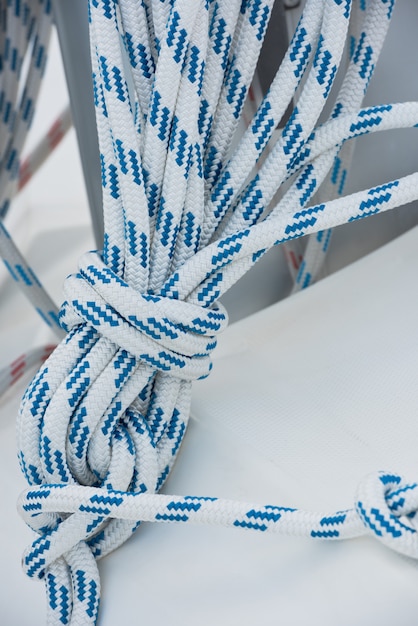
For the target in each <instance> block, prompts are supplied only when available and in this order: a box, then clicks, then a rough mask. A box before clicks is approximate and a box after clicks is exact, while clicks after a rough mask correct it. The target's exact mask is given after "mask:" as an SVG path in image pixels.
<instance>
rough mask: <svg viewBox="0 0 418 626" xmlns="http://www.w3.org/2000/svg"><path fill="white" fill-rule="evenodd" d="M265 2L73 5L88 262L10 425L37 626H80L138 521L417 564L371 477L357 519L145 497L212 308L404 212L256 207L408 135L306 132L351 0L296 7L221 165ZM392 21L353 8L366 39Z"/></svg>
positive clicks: (405, 526) (397, 502)
mask: <svg viewBox="0 0 418 626" xmlns="http://www.w3.org/2000/svg"><path fill="white" fill-rule="evenodd" d="M271 5H272V1H267V0H266V1H264V0H248V1H244V2H241V1H240V0H233V1H232V0H228V1H225V2H221V1H219V2H208V1H206V0H198V1H195V0H177V1H174V2H173V1H172V0H170V1H168V0H167V1H161V0H158V1H157V0H156V1H155V2H152V1H150V2H143V3H132V2H129V1H124V0H119V1H118V2H117V1H116V0H91V2H90V3H89V7H90V33H91V50H92V65H93V80H94V88H95V106H96V116H97V126H98V134H99V144H100V152H101V154H100V158H101V165H102V183H103V205H104V221H105V245H104V250H103V251H102V252H100V253H90V254H88V255H87V256H85V257H83V259H82V260H81V262H80V265H79V271H78V273H77V274H75V275H74V276H73V277H70V278H69V279H67V282H66V286H65V290H66V302H65V303H64V305H63V307H62V311H61V321H62V324H63V325H64V326H65V327H66V329H67V330H68V331H69V332H68V335H67V337H66V338H65V339H64V340H63V341H62V343H61V344H60V345H59V346H58V347H57V349H56V350H55V351H54V353H53V354H52V355H51V357H50V358H49V359H48V361H47V362H46V364H45V365H44V367H43V368H42V369H41V370H40V371H39V372H38V374H37V375H36V376H35V378H34V380H33V382H32V383H31V385H30V386H29V388H28V389H27V391H26V393H25V396H24V398H23V401H22V405H21V409H20V413H19V421H18V438H19V447H20V450H19V459H20V463H21V467H22V470H23V472H24V474H25V477H26V479H27V481H28V483H29V485H30V486H29V488H28V490H27V491H26V493H25V494H24V495H23V496H22V498H21V499H20V503H19V507H20V511H21V513H22V515H23V516H24V518H25V520H26V521H27V522H28V523H30V524H31V525H32V527H33V528H34V529H35V530H36V531H37V532H38V533H39V537H38V539H36V540H35V541H34V543H33V544H32V546H31V547H30V548H29V549H28V550H27V551H26V553H25V556H24V567H25V570H26V572H27V573H28V574H29V575H30V576H33V577H38V578H44V579H45V581H46V587H47V594H48V620H49V623H50V624H68V623H71V624H78V625H81V624H83V625H84V624H94V623H95V621H96V618H97V614H98V606H99V598H100V581H99V576H98V571H97V566H96V559H98V558H100V557H102V556H104V555H106V554H108V553H109V552H110V551H111V550H113V549H115V548H116V547H117V546H119V545H120V544H121V543H123V542H124V541H125V540H126V539H127V538H128V537H129V536H130V534H131V533H132V532H133V531H134V530H135V529H136V528H137V526H138V524H139V523H140V522H141V521H143V520H152V521H180V522H189V521H190V522H192V521H195V522H200V523H219V524H223V525H227V526H228V525H230V526H236V527H244V528H250V529H251V528H252V529H254V530H259V531H264V530H272V531H273V530H274V531H276V532H291V533H294V534H302V535H308V536H312V537H318V538H327V537H329V538H334V539H335V538H347V537H352V536H357V535H359V534H362V533H363V532H372V533H374V534H376V535H377V536H378V537H379V538H381V539H382V541H384V542H385V543H386V544H387V545H389V546H390V547H392V548H394V549H396V550H398V551H399V552H402V553H404V554H409V555H411V556H417V547H416V544H417V539H416V537H417V535H416V531H415V528H414V527H413V526H412V525H411V522H410V521H405V522H404V521H403V519H402V520H400V518H401V517H402V518H404V517H405V516H406V515H408V516H409V515H410V514H411V513H413V512H414V511H415V509H416V493H417V490H416V485H415V484H407V483H404V482H402V480H401V479H400V478H399V477H397V476H394V475H388V474H382V475H378V476H377V477H372V479H370V482H368V481H367V482H366V483H365V485H364V486H362V487H361V488H360V492H359V494H360V495H359V496H358V498H357V500H356V505H355V509H353V510H349V511H347V512H345V513H344V514H342V513H335V514H331V515H325V516H324V515H315V514H311V513H306V512H303V511H295V510H289V509H286V508H283V507H280V506H276V505H271V506H270V505H269V506H265V507H258V506H254V505H249V504H245V503H244V504H243V503H236V502H228V501H222V500H217V499H215V498H201V497H187V496H186V497H174V496H173V497H172V496H162V495H159V494H157V493H156V492H157V491H158V490H159V489H160V487H161V486H162V484H163V483H164V481H165V479H166V478H167V476H168V474H169V472H170V469H171V467H172V465H173V463H174V460H175V458H176V455H177V452H178V450H179V446H180V444H181V442H182V439H183V437H184V433H185V430H186V427H187V420H188V414H189V403H190V392H191V381H192V380H193V379H195V378H199V377H202V376H205V375H207V374H208V373H209V370H210V354H211V351H212V350H213V349H214V347H215V345H216V335H217V333H218V332H220V331H221V330H222V329H223V328H224V327H225V325H226V322H227V319H226V313H225V312H224V310H223V309H222V307H220V306H218V305H217V304H216V301H217V300H218V298H219V297H220V296H221V295H222V294H223V293H225V291H226V290H227V289H228V288H229V287H230V286H231V285H232V284H233V283H234V282H236V280H237V279H238V278H240V276H242V275H243V274H244V273H245V272H246V271H247V270H248V269H249V268H250V267H251V266H252V265H253V264H254V263H255V262H256V261H257V259H259V258H260V256H262V255H263V254H264V252H265V251H266V250H267V249H269V248H271V247H272V246H274V245H277V244H280V243H282V242H284V241H288V240H290V239H293V238H296V237H300V236H301V235H305V234H308V233H311V232H316V231H318V230H320V229H326V228H330V227H333V226H335V225H337V224H340V223H344V222H347V221H350V220H353V219H361V218H363V217H365V216H367V215H371V214H374V213H376V212H379V211H383V210H388V209H390V208H393V207H395V206H398V205H399V204H402V203H404V202H409V201H411V200H413V199H416V198H417V197H418V174H411V175H410V176H407V177H404V178H402V179H399V180H395V181H391V182H388V183H386V184H385V185H382V186H380V187H377V188H372V189H367V190H365V191H360V192H358V193H357V194H353V195H352V196H349V197H345V198H337V199H333V200H331V201H329V202H324V203H321V204H317V205H314V206H308V205H307V202H308V200H309V197H310V196H309V194H307V195H306V201H304V202H302V203H300V206H299V205H298V206H297V207H295V206H294V203H293V202H289V201H288V200H287V199H283V201H281V202H279V203H278V204H277V205H276V206H274V207H273V208H271V209H269V205H270V203H271V201H272V199H273V198H274V196H275V193H276V191H277V189H278V188H279V187H280V186H281V185H282V183H283V182H284V181H285V180H286V179H288V178H289V177H290V176H292V175H294V174H295V175H296V178H295V182H294V185H295V188H296V189H298V190H300V189H299V186H300V185H301V177H303V176H304V175H305V173H306V169H301V168H307V167H309V164H311V163H315V164H319V165H320V167H319V166H318V169H319V170H320V171H321V175H324V176H325V174H326V172H325V170H324V167H323V163H324V162H325V160H326V161H327V163H328V162H329V167H330V166H331V159H330V158H329V155H330V154H334V153H335V152H336V150H337V149H338V147H339V146H340V145H341V144H342V143H343V142H344V141H345V140H347V139H348V138H351V137H355V136H356V135H358V134H362V133H365V132H369V131H370V130H378V129H384V128H390V127H394V126H403V125H404V126H408V125H411V126H413V125H415V124H416V122H417V121H418V120H417V113H418V111H417V105H416V103H407V104H404V105H393V106H391V105H388V106H384V107H373V108H371V109H366V110H364V111H358V110H357V107H354V108H353V109H351V108H349V110H347V111H344V110H341V112H340V115H339V116H338V117H337V116H336V117H335V119H332V120H330V121H329V122H327V123H326V124H325V125H324V126H323V127H321V128H320V129H316V130H314V127H315V125H316V123H317V120H318V117H319V115H320V113H321V111H322V109H323V106H324V104H325V102H326V100H327V98H328V96H329V93H330V90H331V88H332V85H333V81H334V78H335V75H336V72H337V69H338V66H339V64H340V60H341V55H342V50H343V47H344V42H345V38H346V34H347V32H348V23H349V18H350V9H351V2H350V0H324V2H317V0H309V1H308V3H307V6H306V10H305V12H304V15H303V18H302V20H301V22H300V24H299V26H298V29H297V31H296V34H295V37H294V38H293V40H292V43H291V45H290V48H289V51H288V54H287V56H286V58H285V60H284V62H283V65H282V67H281V68H280V70H279V74H278V78H277V77H276V79H275V82H274V83H273V86H272V88H271V91H270V93H269V94H268V95H267V96H266V98H265V99H264V101H263V102H262V104H261V106H260V108H259V111H258V113H257V115H256V117H255V119H254V121H253V123H252V124H251V125H250V126H249V128H248V130H247V133H246V135H245V136H244V138H243V139H242V141H241V143H240V144H239V146H238V148H237V151H236V153H235V154H234V155H233V156H232V157H231V159H230V161H229V162H228V161H226V159H227V157H226V154H227V150H228V146H229V144H230V141H231V138H232V134H233V133H234V131H235V128H236V124H237V120H238V119H239V116H240V114H241V111H242V107H243V103H244V98H245V94H246V92H247V89H248V86H249V82H250V80H251V74H252V71H253V68H254V66H255V63H256V59H257V56H258V53H259V50H260V46H261V43H262V40H263V36H264V33H265V29H266V26H267V22H268V18H269V14H270V10H271ZM392 6H393V2H388V1H387V0H371V2H370V3H369V5H368V11H370V12H371V14H373V15H374V16H375V18H374V19H375V20H376V28H377V29H378V30H379V29H383V30H385V29H386V22H387V21H388V19H389V15H390V12H391V9H392ZM377 17H378V18H379V19H377ZM379 32H380V30H379ZM359 54H360V53H359ZM362 59H363V61H362V64H361V66H360V67H356V68H354V69H352V70H350V71H351V72H354V73H355V72H357V73H359V71H361V73H362V74H365V75H366V76H367V75H368V73H369V72H370V66H369V64H370V55H369V54H368V53H367V54H366V53H364V56H363V57H362ZM350 67H351V66H350ZM304 71H308V76H307V79H306V83H305V86H304V89H303V92H302V96H301V98H300V102H299V104H298V106H297V107H296V108H295V110H294V112H293V114H292V116H291V119H290V120H289V122H288V124H287V125H286V127H285V129H284V131H283V132H282V134H281V136H280V137H279V139H278V141H277V143H276V144H275V145H274V146H273V147H272V149H271V152H270V154H269V156H268V158H267V159H266V161H265V162H264V163H263V165H262V166H261V167H260V168H259V170H258V171H257V174H256V175H253V176H252V178H250V182H248V176H249V174H250V173H251V171H252V168H253V166H254V165H255V163H256V161H257V159H258V158H259V156H260V155H261V153H262V151H263V149H264V148H265V146H266V144H267V142H268V141H269V139H270V138H271V136H272V134H273V132H274V129H275V127H276V124H277V122H278V121H279V119H280V117H281V116H282V114H283V112H284V110H285V108H286V106H287V102H286V103H285V102H284V101H280V99H279V101H278V100H277V98H278V97H279V92H280V91H281V90H282V91H283V93H284V94H286V96H285V97H286V99H288V98H291V97H292V94H293V92H294V90H295V89H296V88H297V86H298V83H299V81H300V79H301V77H302V74H303V72H304ZM360 79H361V80H360ZM353 80H354V79H353ZM358 80H359V81H360V87H359V89H361V90H362V89H364V86H365V85H364V83H365V80H364V78H362V76H360V77H359V79H358ZM366 82H367V81H366ZM323 155H325V157H326V159H325V157H324V158H323ZM321 168H322V169H321ZM325 169H326V168H325ZM323 170H324V171H323ZM297 193H298V192H296V194H297ZM298 197H300V196H298ZM410 519H411V518H410V517H408V520H410Z"/></svg>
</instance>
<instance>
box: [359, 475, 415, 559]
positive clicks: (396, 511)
mask: <svg viewBox="0 0 418 626" xmlns="http://www.w3.org/2000/svg"><path fill="white" fill-rule="evenodd" d="M356 511H357V513H358V515H359V517H360V519H361V521H362V522H363V524H364V525H365V527H366V528H367V529H368V530H369V531H371V532H372V533H373V534H374V535H375V536H376V537H377V538H378V539H379V540H380V541H381V542H382V543H384V544H385V545H386V546H388V547H389V548H392V549H393V550H395V551H396V552H399V553H401V554H404V555H406V556H409V557H412V558H418V533H417V524H416V519H415V518H416V513H417V511H418V484H417V483H407V482H406V481H405V480H404V479H403V478H402V477H401V476H398V475H397V474H389V473H385V472H379V473H377V474H371V475H369V476H367V477H366V478H365V479H364V480H363V481H362V482H361V483H360V485H359V488H358V490H357V498H356Z"/></svg>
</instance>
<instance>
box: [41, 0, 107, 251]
mask: <svg viewBox="0 0 418 626" xmlns="http://www.w3.org/2000/svg"><path fill="white" fill-rule="evenodd" d="M53 7H54V15H55V23H56V26H57V30H58V37H59V41H60V47H61V52H62V57H63V63H64V69H65V74H66V78H67V85H68V91H69V93H70V103H71V111H72V116H73V122H74V126H75V130H76V134H77V140H78V147H79V150H80V157H81V163H82V167H83V172H84V180H85V185H86V190H87V197H88V200H89V205H90V212H91V219H92V223H93V230H94V236H95V240H96V244H97V246H98V248H99V249H101V248H102V247H103V212H102V189H101V175H100V159H99V144H98V139H97V130H96V118H95V112H94V100H93V83H92V76H91V75H92V71H91V61H90V44H89V32H88V8H87V0H53Z"/></svg>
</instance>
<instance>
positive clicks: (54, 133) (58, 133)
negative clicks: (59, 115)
mask: <svg viewBox="0 0 418 626" xmlns="http://www.w3.org/2000/svg"><path fill="white" fill-rule="evenodd" d="M63 137H64V132H63V130H62V123H61V119H58V120H56V121H55V122H54V124H53V125H52V126H51V128H50V129H49V131H48V140H49V145H50V147H51V149H52V150H53V149H54V148H55V147H56V146H57V145H58V144H59V142H60V141H61V139H62V138H63Z"/></svg>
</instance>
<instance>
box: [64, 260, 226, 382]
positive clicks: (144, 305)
mask: <svg viewBox="0 0 418 626" xmlns="http://www.w3.org/2000/svg"><path fill="white" fill-rule="evenodd" d="M64 293H65V296H66V301H65V302H64V303H63V305H62V308H61V313H60V321H61V324H62V326H63V327H64V328H65V329H66V330H67V331H68V330H70V329H71V328H73V327H75V326H77V325H80V324H82V323H85V324H87V325H89V326H92V327H94V328H95V329H96V330H97V331H98V332H99V333H100V334H101V335H102V336H105V337H107V338H108V339H110V340H111V341H112V342H113V343H114V344H116V345H117V346H119V347H121V348H123V349H125V350H126V351H127V352H129V353H130V354H131V355H133V356H134V357H135V358H137V359H141V361H144V362H145V363H147V364H148V365H150V366H151V367H152V368H153V369H156V370H159V371H161V372H169V373H170V374H171V375H172V376H175V377H177V378H180V379H182V380H196V379H199V378H204V377H206V376H207V375H208V374H209V372H210V370H211V367H212V365H211V360H210V355H211V353H212V350H213V349H214V348H215V347H216V335H217V334H218V333H219V332H221V331H222V330H223V329H224V328H226V325H227V323H228V319H227V314H226V311H225V309H224V308H223V307H222V306H221V305H216V306H214V307H212V308H210V309H209V308H203V307H201V306H198V305H195V304H190V303H189V302H184V301H182V300H175V299H173V298H167V297H164V296H160V295H158V294H156V295H154V294H141V293H138V292H137V291H136V290H135V289H133V288H132V287H130V286H129V285H128V284H127V283H126V282H124V281H123V280H122V279H121V278H119V276H117V275H116V274H115V273H114V272H112V270H110V269H109V267H107V266H106V265H105V264H104V263H103V261H102V258H101V256H100V254H99V253H98V252H88V253H86V254H85V255H84V256H83V257H82V258H81V260H80V263H79V271H78V273H77V274H74V275H70V276H69V277H68V278H67V279H66V281H65V284H64Z"/></svg>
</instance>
